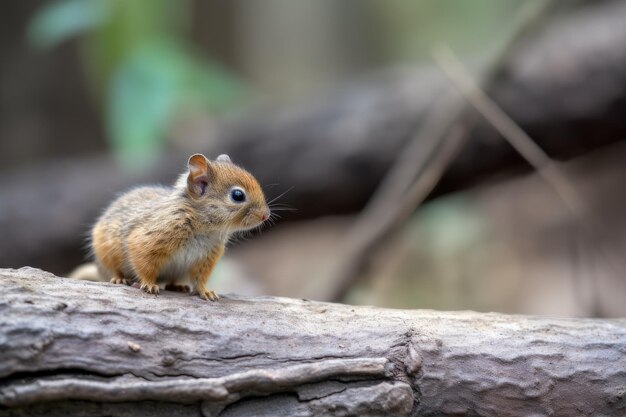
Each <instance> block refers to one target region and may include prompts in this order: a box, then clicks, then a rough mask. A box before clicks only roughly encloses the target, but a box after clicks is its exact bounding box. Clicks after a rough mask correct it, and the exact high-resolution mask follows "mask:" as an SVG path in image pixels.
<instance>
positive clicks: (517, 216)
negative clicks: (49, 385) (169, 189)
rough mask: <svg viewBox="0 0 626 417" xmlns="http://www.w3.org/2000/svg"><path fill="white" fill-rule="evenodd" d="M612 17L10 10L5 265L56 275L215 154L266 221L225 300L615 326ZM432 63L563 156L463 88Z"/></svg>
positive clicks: (619, 223)
mask: <svg viewBox="0 0 626 417" xmlns="http://www.w3.org/2000/svg"><path fill="white" fill-rule="evenodd" d="M624 22H626V1H617V0H593V1H584V0H579V1H548V0H527V1H524V2H519V1H515V0H463V1H457V0H385V1H383V0H360V1H349V0H297V1H294V0H266V1H263V2H258V1H251V0H231V1H213V0H133V1H125V0H56V1H49V0H9V1H5V2H3V4H2V13H0V231H1V232H2V239H0V267H21V266H25V265H29V266H34V267H39V268H43V269H46V270H49V271H52V272H54V273H56V274H60V275H67V274H69V273H70V271H72V270H73V269H74V268H75V267H76V266H77V265H79V264H81V263H83V262H85V261H87V260H88V252H87V249H86V248H85V237H86V236H87V234H88V232H89V227H90V225H91V224H92V223H93V222H94V221H95V219H96V217H97V216H98V214H99V213H100V212H101V210H103V208H104V207H105V206H106V205H107V204H108V203H109V202H110V201H111V200H112V199H113V198H114V197H115V196H116V195H118V194H119V193H120V192H122V191H124V190H126V189H128V188H130V187H132V186H134V185H137V184H142V183H163V184H167V183H171V182H173V181H174V179H175V177H176V175H177V174H178V173H180V172H182V170H184V169H185V163H186V160H187V157H188V156H189V155H190V154H191V153H195V152H202V153H205V154H206V155H207V156H209V157H215V156H217V155H218V154H220V153H228V154H229V155H230V156H231V158H232V159H233V161H235V162H236V163H239V164H241V165H242V166H244V167H245V168H247V169H248V170H249V171H251V172H252V173H253V174H254V175H255V176H257V178H258V179H259V181H260V182H261V183H262V184H263V186H264V188H265V192H266V195H267V197H268V199H273V198H276V197H278V199H277V200H276V202H275V203H274V204H275V205H276V207H275V208H276V210H275V212H276V214H278V215H280V218H277V222H276V224H275V225H272V226H271V227H265V228H264V229H263V230H262V231H261V232H260V233H257V232H255V233H251V234H248V235H246V236H240V237H239V238H238V239H237V240H236V241H235V242H234V243H233V244H232V245H231V247H230V249H229V250H228V251H227V254H226V256H225V258H224V259H223V261H222V262H221V263H220V264H219V266H218V268H217V270H216V272H215V274H214V277H213V278H212V281H211V284H210V287H211V289H215V290H217V291H218V292H237V293H242V294H272V295H282V296H290V297H299V298H307V299H318V300H330V301H343V302H348V303H355V304H372V305H379V306H385V307H398V308H432V309H443V310H458V309H472V310H477V311H500V312H507V313H524V314H551V315H568V316H593V317H616V316H624V315H626V256H625V255H626V214H625V213H626V163H625V161H626V142H625V141H624V139H626V25H625V24H624ZM446 48H449V49H450V50H451V51H453V54H454V56H456V57H457V58H458V59H459V60H460V61H461V62H462V63H463V65H464V66H465V67H466V68H468V71H469V72H470V74H471V76H472V77H473V78H474V79H475V80H476V81H477V82H479V84H480V86H481V88H483V89H484V91H485V92H486V93H487V95H488V96H489V97H491V98H492V99H493V100H494V101H495V103H496V104H497V106H498V108H500V109H502V110H503V111H504V113H505V114H506V115H508V116H509V117H510V118H511V119H512V120H513V121H515V123H517V124H518V125H519V126H520V127H521V128H522V129H523V130H524V131H525V132H527V133H528V134H529V136H530V138H532V141H531V142H528V140H526V142H524V143H525V145H524V147H525V148H526V149H528V148H529V147H530V148H532V146H533V144H536V145H538V147H539V148H540V149H542V150H543V151H545V153H546V154H547V155H548V156H549V157H550V158H551V159H552V161H554V162H550V161H549V160H545V159H541V158H539V161H540V162H541V161H543V162H542V163H541V164H539V165H538V164H537V163H536V162H537V160H533V159H532V158H530V159H529V158H528V155H525V156H522V155H521V154H520V153H519V152H518V151H517V150H516V149H515V148H514V147H512V146H511V145H510V143H509V140H511V138H510V137H507V136H509V135H506V136H502V135H501V134H500V133H498V131H497V130H496V129H495V128H494V126H493V120H492V121H491V122H490V121H487V120H486V119H485V118H484V117H483V116H482V115H480V114H479V113H478V112H477V111H476V110H475V109H474V107H473V106H472V105H470V104H468V102H467V101H466V100H465V99H464V98H463V97H461V96H460V95H459V94H458V92H457V89H456V88H455V84H456V83H458V81H459V80H458V77H457V79H455V77H454V76H453V77H452V78H449V77H448V76H447V75H446V71H447V72H448V73H450V72H452V71H451V70H452V66H453V63H452V62H451V61H450V59H448V60H445V59H442V58H441V57H442V54H441V52H442V51H447V50H448V49H446ZM433 51H434V52H433ZM437 51H439V52H437ZM444 56H448V57H449V58H450V54H447V55H446V54H444ZM437 57H439V58H437ZM501 116H502V115H500V117H499V119H498V120H503V119H502V117H501ZM531 155H532V152H531ZM535 155H536V153H535ZM539 156H541V154H539ZM538 168H539V169H538Z"/></svg>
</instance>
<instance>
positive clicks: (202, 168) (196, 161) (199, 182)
mask: <svg viewBox="0 0 626 417" xmlns="http://www.w3.org/2000/svg"><path fill="white" fill-rule="evenodd" d="M187 165H188V166H189V175H188V176H187V187H188V188H189V191H190V192H191V194H192V195H194V196H197V197H201V196H203V195H204V194H205V193H206V189H207V187H208V186H209V177H210V176H211V166H210V165H209V161H208V160H207V159H206V157H205V156H204V155H202V154H199V153H197V154H194V155H191V156H190V157H189V162H188V163H187Z"/></svg>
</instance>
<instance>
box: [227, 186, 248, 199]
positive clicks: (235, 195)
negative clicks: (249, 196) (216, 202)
mask: <svg viewBox="0 0 626 417" xmlns="http://www.w3.org/2000/svg"><path fill="white" fill-rule="evenodd" d="M230 198H232V200H233V201H234V202H235V203H243V202H244V201H246V193H244V192H243V190H242V189H241V188H233V189H232V190H231V191H230Z"/></svg>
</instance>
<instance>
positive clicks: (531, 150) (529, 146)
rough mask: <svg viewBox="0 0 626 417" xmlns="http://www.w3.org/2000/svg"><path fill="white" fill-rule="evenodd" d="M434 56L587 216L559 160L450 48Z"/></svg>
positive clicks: (491, 120) (562, 196)
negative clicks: (478, 79)
mask: <svg viewBox="0 0 626 417" xmlns="http://www.w3.org/2000/svg"><path fill="white" fill-rule="evenodd" d="M433 57H434V58H435V61H436V62H437V63H438V64H439V66H440V68H441V70H442V71H443V72H444V73H445V74H446V75H447V76H448V78H449V80H450V82H452V84H453V85H454V86H455V87H456V88H457V89H458V90H459V92H460V93H461V94H462V95H463V96H464V97H465V99H466V100H467V101H468V102H469V103H470V104H471V105H472V106H473V107H474V108H475V109H476V110H477V111H478V112H479V113H480V114H481V115H482V116H483V117H484V118H485V119H486V120H487V121H488V122H489V123H490V124H491V125H492V126H493V127H494V128H495V129H496V130H497V131H498V132H499V133H500V134H501V135H502V137H504V139H506V141H507V142H509V144H510V145H511V146H512V147H513V148H515V150H516V151H517V152H518V153H519V154H520V155H521V156H522V157H523V158H524V159H525V160H526V161H527V162H528V163H529V164H530V165H532V167H533V168H534V169H535V170H536V171H537V172H538V173H539V175H540V176H541V177H542V178H543V179H544V180H545V181H546V182H547V183H548V184H550V185H551V186H552V187H553V188H554V190H555V191H556V192H557V194H558V196H559V198H560V199H561V200H562V201H563V204H565V206H566V207H567V208H568V209H569V210H570V211H571V212H572V213H573V214H574V215H575V216H576V217H578V218H581V219H583V218H585V217H586V216H585V211H586V210H585V208H584V206H583V202H582V199H581V198H580V196H579V195H578V192H577V191H576V189H575V188H574V186H573V184H572V183H571V181H570V180H569V179H568V178H567V177H566V175H565V174H564V173H563V172H562V171H561V170H560V169H559V167H558V166H557V164H556V162H555V161H553V160H552V159H551V158H550V157H549V156H548V154H546V153H545V152H544V151H543V149H541V148H540V147H539V145H537V143H536V142H535V141H534V140H533V139H532V138H531V137H530V136H528V134H527V133H526V132H525V131H524V130H523V129H522V128H521V127H520V126H519V125H518V124H517V123H515V121H514V120H513V119H511V117H510V116H509V115H508V114H506V113H505V112H504V110H502V108H501V107H500V106H498V105H497V104H496V103H495V102H494V101H493V100H492V99H491V98H490V97H489V96H488V95H487V94H486V93H485V92H484V91H483V90H482V89H481V88H480V86H479V85H478V83H477V82H476V81H474V79H473V78H472V76H471V75H470V73H469V71H468V70H467V69H466V68H465V67H464V66H463V64H462V63H461V61H459V59H458V58H457V57H456V56H455V55H454V54H453V53H452V51H451V50H450V48H448V47H447V46H440V47H438V48H436V49H435V50H434V51H433Z"/></svg>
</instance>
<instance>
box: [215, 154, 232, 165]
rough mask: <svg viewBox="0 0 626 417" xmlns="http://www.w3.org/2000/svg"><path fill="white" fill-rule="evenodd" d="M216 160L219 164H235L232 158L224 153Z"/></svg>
mask: <svg viewBox="0 0 626 417" xmlns="http://www.w3.org/2000/svg"><path fill="white" fill-rule="evenodd" d="M215 160H216V161H217V162H228V163H232V162H233V161H231V160H230V156H228V155H226V154H225V153H223V154H221V155H220V156H218V157H217V158H216V159H215Z"/></svg>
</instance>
